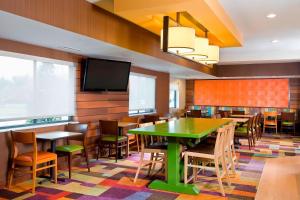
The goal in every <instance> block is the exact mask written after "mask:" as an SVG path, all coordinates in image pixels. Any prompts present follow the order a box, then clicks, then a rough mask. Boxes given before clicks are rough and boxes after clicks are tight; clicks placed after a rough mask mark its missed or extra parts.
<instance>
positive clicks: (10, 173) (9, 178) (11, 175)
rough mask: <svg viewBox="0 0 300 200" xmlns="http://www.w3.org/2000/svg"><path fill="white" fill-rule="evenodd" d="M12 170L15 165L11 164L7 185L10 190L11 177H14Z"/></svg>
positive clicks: (13, 170)
mask: <svg viewBox="0 0 300 200" xmlns="http://www.w3.org/2000/svg"><path fill="white" fill-rule="evenodd" d="M14 172H15V165H14V164H12V167H11V168H10V169H9V171H8V186H7V188H8V189H9V190H10V188H11V185H12V181H13V177H14Z"/></svg>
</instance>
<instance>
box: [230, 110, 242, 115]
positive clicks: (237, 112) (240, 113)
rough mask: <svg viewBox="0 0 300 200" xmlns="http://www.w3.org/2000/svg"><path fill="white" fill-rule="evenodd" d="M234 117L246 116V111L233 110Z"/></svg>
mask: <svg viewBox="0 0 300 200" xmlns="http://www.w3.org/2000/svg"><path fill="white" fill-rule="evenodd" d="M231 114H232V115H244V114H245V111H244V110H233V111H232V113H231Z"/></svg>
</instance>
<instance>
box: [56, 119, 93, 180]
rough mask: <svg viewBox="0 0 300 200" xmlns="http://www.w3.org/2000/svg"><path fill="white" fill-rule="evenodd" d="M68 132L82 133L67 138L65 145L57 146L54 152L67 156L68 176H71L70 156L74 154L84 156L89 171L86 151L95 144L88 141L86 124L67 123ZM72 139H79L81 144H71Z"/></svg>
mask: <svg viewBox="0 0 300 200" xmlns="http://www.w3.org/2000/svg"><path fill="white" fill-rule="evenodd" d="M65 130H66V131H69V132H78V133H82V134H83V135H82V136H79V137H73V138H68V139H67V143H68V144H67V145H63V146H57V147H56V153H57V154H58V155H63V156H68V167H69V178H70V179H71V177H72V158H73V156H74V155H80V156H82V155H83V156H84V157H85V159H86V165H87V168H88V172H90V163H89V154H88V151H89V150H91V149H95V148H96V146H95V144H91V143H89V137H90V136H89V132H88V124H68V125H67V126H66V128H65ZM72 141H79V142H80V143H82V144H79V145H78V144H71V142H72Z"/></svg>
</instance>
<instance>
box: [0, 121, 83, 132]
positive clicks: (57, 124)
mask: <svg viewBox="0 0 300 200" xmlns="http://www.w3.org/2000/svg"><path fill="white" fill-rule="evenodd" d="M68 123H78V122H74V121H69V122H57V123H49V124H40V125H29V126H23V127H15V128H3V129H1V128H0V133H3V132H9V131H19V130H28V129H36V128H46V127H52V126H63V125H66V124H68Z"/></svg>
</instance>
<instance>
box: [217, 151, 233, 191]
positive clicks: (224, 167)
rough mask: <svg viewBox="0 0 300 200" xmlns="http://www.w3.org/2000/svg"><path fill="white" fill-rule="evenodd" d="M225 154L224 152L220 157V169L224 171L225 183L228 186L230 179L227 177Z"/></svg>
mask: <svg viewBox="0 0 300 200" xmlns="http://www.w3.org/2000/svg"><path fill="white" fill-rule="evenodd" d="M225 156H226V154H224V155H223V156H222V158H221V165H222V169H223V170H224V171H225V177H226V180H227V184H228V186H231V181H230V178H229V172H228V168H227V166H228V163H227V161H226V159H225ZM218 167H219V166H218Z"/></svg>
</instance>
